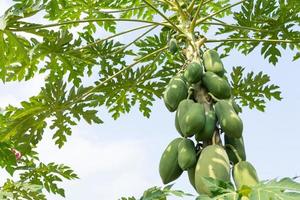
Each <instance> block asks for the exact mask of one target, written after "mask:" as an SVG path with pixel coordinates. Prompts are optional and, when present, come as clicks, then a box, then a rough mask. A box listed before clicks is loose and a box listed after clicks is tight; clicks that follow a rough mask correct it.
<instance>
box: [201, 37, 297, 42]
mask: <svg viewBox="0 0 300 200" xmlns="http://www.w3.org/2000/svg"><path fill="white" fill-rule="evenodd" d="M206 42H208V43H215V42H270V43H300V38H299V39H297V40H273V39H270V40H269V39H252V38H232V39H219V40H214V39H208V40H207V41H206Z"/></svg>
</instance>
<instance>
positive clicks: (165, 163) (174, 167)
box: [159, 138, 183, 184]
mask: <svg viewBox="0 0 300 200" xmlns="http://www.w3.org/2000/svg"><path fill="white" fill-rule="evenodd" d="M181 141H182V138H176V139H174V140H173V141H172V142H171V143H170V144H169V145H168V146H167V148H166V149H165V151H164V152H163V154H162V157H161V159H160V162H159V174H160V177H161V179H162V181H163V183H164V184H168V183H170V182H172V181H174V180H176V179H177V178H178V177H179V176H180V175H181V174H182V172H183V171H182V169H181V168H180V166H179V165H178V145H179V143H180V142H181Z"/></svg>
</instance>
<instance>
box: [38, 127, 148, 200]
mask: <svg viewBox="0 0 300 200" xmlns="http://www.w3.org/2000/svg"><path fill="white" fill-rule="evenodd" d="M87 132H88V130H85V131H84V132H81V133H80V132H79V130H75V131H74V133H73V136H72V137H71V138H70V140H69V141H68V143H67V144H66V145H65V146H64V147H63V148H62V149H61V150H59V149H58V148H57V147H55V146H54V145H53V142H52V141H51V138H50V136H49V137H47V138H46V139H45V140H43V142H42V143H41V144H40V145H39V149H38V152H40V158H41V160H42V161H44V162H53V161H55V162H57V163H64V164H66V165H68V166H71V167H72V169H74V170H75V172H76V173H77V174H79V176H80V180H75V181H71V182H69V181H66V182H65V183H63V185H64V187H65V189H66V193H67V199H72V200H77V199H78V200H80V199H83V198H85V197H87V196H89V197H93V198H95V199H96V198H98V199H106V200H110V199H111V200H115V199H117V198H119V197H121V196H127V195H128V196H130V195H139V194H133V191H136V192H141V191H143V190H144V189H145V188H146V187H149V186H150V185H153V184H154V183H153V179H152V178H151V177H150V178H149V177H148V176H149V173H148V172H149V171H150V170H149V168H148V167H147V166H150V162H151V160H149V159H148V158H149V157H150V156H149V153H148V152H147V148H148V147H149V146H147V144H146V142H145V141H143V140H134V139H132V138H131V139H129V140H115V141H113V140H104V141H99V140H95V139H92V137H91V138H89V139H87V138H84V137H82V136H80V134H87ZM88 134H91V135H93V133H91V132H89V133H88ZM87 194H88V195H87ZM50 199H57V197H54V196H50Z"/></svg>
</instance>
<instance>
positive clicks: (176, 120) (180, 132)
mask: <svg viewBox="0 0 300 200" xmlns="http://www.w3.org/2000/svg"><path fill="white" fill-rule="evenodd" d="M175 128H176V130H177V132H178V133H179V134H180V135H181V136H182V137H184V135H183V134H182V131H181V130H180V127H179V122H178V116H177V114H176V115H175Z"/></svg>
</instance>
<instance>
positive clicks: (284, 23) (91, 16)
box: [0, 0, 300, 200]
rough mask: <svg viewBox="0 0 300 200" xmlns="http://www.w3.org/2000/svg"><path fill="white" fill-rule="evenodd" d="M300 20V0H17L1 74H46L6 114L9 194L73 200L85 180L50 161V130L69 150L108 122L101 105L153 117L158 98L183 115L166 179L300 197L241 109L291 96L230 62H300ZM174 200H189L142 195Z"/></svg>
mask: <svg viewBox="0 0 300 200" xmlns="http://www.w3.org/2000/svg"><path fill="white" fill-rule="evenodd" d="M33 18H34V19H37V18H38V19H40V20H38V21H37V20H32V19H33ZM124 24H126V26H124ZM299 25H300V1H299V0H276V1H274V0H263V1H262V0H241V1H230V0H132V1H130V0H86V1H82V0H72V1H71V0H70V1H68V0H14V3H13V5H12V6H11V7H10V8H9V9H8V10H7V11H6V12H5V13H4V14H3V15H2V16H1V18H0V79H1V81H2V82H3V83H9V82H18V81H29V80H31V79H33V78H34V77H37V76H41V75H44V76H45V77H46V78H45V81H44V86H43V87H42V88H41V90H40V92H39V93H38V94H36V95H35V96H32V97H30V98H29V99H27V100H24V101H22V102H21V103H20V106H12V105H7V106H6V107H5V108H1V113H0V166H1V168H2V169H4V170H6V171H7V172H8V173H9V174H10V176H11V178H9V179H7V181H6V182H5V183H4V185H2V186H1V187H0V199H46V193H53V194H57V195H60V196H65V192H64V189H63V188H62V187H61V186H60V185H59V183H60V182H62V181H63V179H66V180H73V179H77V178H78V176H77V175H76V173H75V172H74V171H73V170H72V169H71V168H70V167H68V166H66V165H64V164H57V163H43V162H41V161H40V160H39V152H37V151H36V149H37V146H38V144H39V143H40V142H41V140H42V139H43V137H44V132H45V130H46V129H51V130H52V133H53V140H54V141H55V144H56V145H57V146H58V147H59V148H61V147H63V145H64V144H65V143H66V142H67V139H68V137H69V136H70V135H71V134H72V127H74V126H76V125H77V124H78V123H79V122H80V121H82V120H84V121H86V122H87V123H88V124H101V123H103V121H102V119H101V116H100V114H99V113H98V112H99V109H100V108H105V109H107V110H108V111H109V113H111V116H112V118H113V119H118V118H119V117H120V116H121V115H122V114H126V113H129V112H130V110H131V109H132V108H133V107H134V106H137V107H138V108H139V110H140V111H141V112H142V114H143V115H144V116H145V117H149V116H150V114H151V106H152V105H153V102H154V101H164V103H165V105H166V108H167V109H168V110H169V111H170V112H174V118H175V119H174V121H175V125H176V129H177V131H178V133H176V134H177V135H174V140H173V141H171V142H170V144H169V146H168V147H167V148H166V150H165V152H163V155H162V158H161V161H160V164H159V173H160V176H161V178H162V183H164V184H169V183H171V182H173V181H175V180H176V179H177V178H178V177H179V176H180V175H181V174H182V173H183V171H187V173H188V174H189V178H190V183H187V184H191V185H192V187H194V188H195V192H196V193H197V195H199V196H198V197H196V198H197V199H199V200H206V199H215V200H217V199H243V200H246V199H250V200H257V199H263V200H269V199H274V200H280V199H290V200H297V199H300V184H299V183H297V182H296V181H295V179H293V178H284V179H280V180H276V179H273V180H270V181H262V180H260V179H259V177H258V176H257V174H256V170H255V168H254V164H253V163H250V162H248V161H247V159H246V150H245V148H244V145H243V143H244V141H243V120H247V119H243V120H242V119H241V117H240V116H239V113H241V112H242V108H243V107H249V108H251V109H258V110H260V111H264V110H265V107H266V102H267V101H268V100H272V99H275V100H281V98H282V97H281V92H280V90H279V86H277V85H274V84H272V83H271V82H270V77H269V75H268V74H264V73H262V72H261V73H258V74H255V73H254V72H250V73H246V72H245V68H244V67H233V68H229V67H228V66H224V65H223V62H222V59H223V58H225V57H227V56H230V55H231V53H232V51H233V50H236V51H239V52H241V53H243V54H244V55H249V54H251V53H252V52H253V51H254V50H260V52H261V55H262V56H263V57H264V58H265V59H266V60H267V61H269V63H270V65H276V64H277V62H278V60H279V59H281V55H282V52H283V51H285V50H288V51H290V52H293V54H294V58H293V61H296V60H298V59H299V58H300V32H299ZM124 27H126V28H124ZM135 32H139V33H140V32H141V34H140V35H137V36H136V34H133V33H135ZM99 33H100V34H99ZM132 34H133V35H135V36H136V37H135V38H131V39H132V40H130V41H127V43H122V42H120V39H119V38H120V37H124V36H128V35H132ZM86 80H90V82H93V83H92V84H90V85H87V84H86V82H85V81H86ZM169 195H177V196H185V195H189V194H185V193H184V192H182V191H177V190H172V189H171V185H167V186H165V187H163V188H159V187H154V188H150V189H148V190H146V191H145V193H144V194H143V197H141V198H140V199H166V198H167V196H169ZM121 199H122V200H126V199H128V200H129V199H131V200H134V199H136V198H135V197H130V198H125V197H123V198H121Z"/></svg>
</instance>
